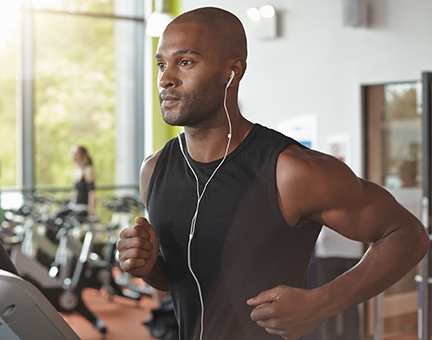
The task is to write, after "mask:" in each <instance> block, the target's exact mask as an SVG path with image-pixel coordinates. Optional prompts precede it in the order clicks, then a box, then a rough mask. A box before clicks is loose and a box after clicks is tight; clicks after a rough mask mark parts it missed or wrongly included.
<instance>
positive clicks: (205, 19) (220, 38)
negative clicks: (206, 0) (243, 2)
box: [167, 7, 247, 60]
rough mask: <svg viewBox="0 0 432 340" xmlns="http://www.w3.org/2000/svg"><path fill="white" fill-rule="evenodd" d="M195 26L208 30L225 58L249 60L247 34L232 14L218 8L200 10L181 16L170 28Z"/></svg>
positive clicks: (172, 22) (211, 39) (216, 47)
mask: <svg viewBox="0 0 432 340" xmlns="http://www.w3.org/2000/svg"><path fill="white" fill-rule="evenodd" d="M179 24H195V25H200V26H203V27H205V28H206V31H207V34H208V35H209V41H210V42H211V44H212V45H213V47H214V48H215V49H216V50H217V51H219V53H220V54H221V56H223V57H225V58H232V59H234V58H239V57H240V58H242V59H244V60H246V58H247V41H246V34H245V30H244V28H243V24H242V23H241V21H240V20H239V19H238V18H237V17H236V16H235V15H233V14H232V13H230V12H228V11H225V10H223V9H220V8H216V7H203V8H198V9H195V10H192V11H189V12H186V13H183V14H181V15H179V16H178V17H177V18H175V19H174V20H173V21H171V23H170V24H169V25H168V27H167V29H168V28H174V27H173V26H175V25H179Z"/></svg>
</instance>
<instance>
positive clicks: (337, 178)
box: [249, 146, 429, 339]
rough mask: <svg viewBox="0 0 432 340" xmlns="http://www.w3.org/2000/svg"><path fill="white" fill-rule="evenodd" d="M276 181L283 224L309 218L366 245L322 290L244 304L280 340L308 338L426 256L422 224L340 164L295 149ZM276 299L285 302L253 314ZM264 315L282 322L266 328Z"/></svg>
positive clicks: (286, 292)
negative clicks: (281, 339)
mask: <svg viewBox="0 0 432 340" xmlns="http://www.w3.org/2000/svg"><path fill="white" fill-rule="evenodd" d="M276 175H277V187H278V194H279V204H280V207H281V210H282V212H283V214H284V216H285V219H286V221H287V223H288V224H289V225H291V226H292V227H294V228H295V227H301V225H302V223H301V222H302V221H303V220H305V219H306V220H313V221H317V222H319V223H322V224H324V225H326V226H328V227H330V228H332V229H333V230H335V231H337V232H338V233H340V234H342V235H344V236H346V237H348V238H350V239H353V240H357V241H361V242H365V243H372V245H371V247H370V248H369V250H368V251H367V252H366V254H365V255H364V257H363V258H362V260H361V261H360V262H359V264H358V265H356V266H355V267H354V268H353V269H351V270H350V271H348V272H346V273H345V274H343V275H341V276H339V277H338V278H337V279H335V280H333V281H332V282H330V283H328V284H326V285H324V286H322V287H318V288H316V289H314V290H312V291H300V290H296V292H295V294H293V293H292V291H293V290H292V289H291V290H290V289H288V288H281V287H278V288H277V290H275V291H273V292H271V294H270V295H266V294H268V292H267V293H264V295H266V297H265V298H263V296H261V297H260V296H258V297H256V298H254V299H252V301H250V302H249V303H250V304H251V305H257V306H258V307H257V308H256V309H255V310H254V311H253V312H252V318H253V319H254V320H255V321H257V322H258V324H259V325H261V326H262V327H265V328H266V329H267V331H268V332H270V333H273V334H279V335H282V336H283V337H285V338H286V339H291V336H292V338H293V339H294V338H295V339H297V338H296V337H295V336H298V337H300V336H302V335H305V334H307V333H309V332H310V331H312V330H313V329H314V328H316V327H317V326H318V325H319V324H320V323H322V322H324V321H325V320H326V319H328V318H329V317H331V316H333V315H336V314H338V313H340V312H342V311H343V310H345V309H347V308H349V307H351V306H353V305H356V304H358V303H360V302H363V301H365V300H367V299H369V298H371V297H373V296H375V295H377V294H379V293H380V292H382V291H383V290H385V289H387V288H388V287H390V286H391V285H393V284H394V283H396V282H397V281H398V280H399V279H401V278H402V277H403V276H404V275H405V274H406V273H407V272H408V271H409V270H410V269H411V268H413V267H414V266H415V265H416V264H417V263H418V262H419V261H420V260H421V259H422V258H423V256H424V255H425V253H426V252H427V250H428V247H429V238H428V235H427V234H426V232H425V229H424V227H423V225H422V224H421V222H420V221H419V220H418V219H417V218H415V217H414V216H413V215H412V214H411V213H409V212H408V211H407V210H406V209H405V208H403V207H402V206H401V205H400V204H399V203H397V202H396V200H395V199H394V198H393V197H392V196H391V195H390V194H389V193H388V192H387V191H386V190H385V189H383V188H381V187H380V186H378V185H376V184H373V183H371V182H368V181H365V180H362V179H359V178H357V177H356V176H355V175H354V174H353V173H352V171H351V170H350V169H349V168H348V167H347V166H346V165H345V164H343V163H342V162H340V161H339V160H337V159H335V158H333V157H331V156H328V155H324V154H321V153H318V152H315V151H312V150H307V149H300V148H299V147H297V146H293V147H289V148H287V150H285V151H284V152H283V153H282V154H281V155H280V157H279V160H278V164H277V174H276ZM341 292H343V294H341ZM260 295H261V294H260ZM278 299H279V300H280V301H281V302H282V301H284V303H280V304H273V303H271V305H267V307H265V308H259V307H261V306H264V305H263V304H264V303H269V302H273V301H276V300H278ZM298 299H300V300H298ZM266 300H267V301H266ZM288 302H289V303H288ZM294 303H296V304H297V305H298V304H301V306H302V308H299V309H298V310H296V311H293V310H292V309H291V307H289V306H288V305H289V304H290V305H293V304H294ZM268 313H280V314H282V315H284V318H285V319H283V318H280V319H279V323H275V324H272V327H269V322H268V321H265V320H266V319H265V318H264V316H265V315H266V316H267V317H268V315H269V314H268ZM290 313H291V314H290ZM311 315H312V316H311ZM282 319H283V320H282ZM267 320H269V319H267Z"/></svg>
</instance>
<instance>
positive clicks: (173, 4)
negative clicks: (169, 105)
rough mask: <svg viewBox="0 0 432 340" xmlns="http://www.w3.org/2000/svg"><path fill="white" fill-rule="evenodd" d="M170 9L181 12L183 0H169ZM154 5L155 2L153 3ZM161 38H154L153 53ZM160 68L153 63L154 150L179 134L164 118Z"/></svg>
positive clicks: (174, 13)
mask: <svg viewBox="0 0 432 340" xmlns="http://www.w3.org/2000/svg"><path fill="white" fill-rule="evenodd" d="M168 3H169V9H170V11H171V13H172V14H173V15H174V16H177V15H179V14H180V13H181V7H182V6H181V0H168ZM153 6H154V3H153ZM158 41H159V38H153V55H155V54H156V49H157V45H158ZM157 74H158V68H157V65H156V63H154V64H153V75H152V77H153V151H157V150H159V149H160V148H161V147H163V146H164V145H165V143H166V142H167V141H168V140H170V139H171V138H174V137H176V136H177V128H176V127H175V126H169V125H168V124H166V123H165V122H164V121H163V119H162V113H161V110H160V105H159V96H158V94H159V93H158V89H157Z"/></svg>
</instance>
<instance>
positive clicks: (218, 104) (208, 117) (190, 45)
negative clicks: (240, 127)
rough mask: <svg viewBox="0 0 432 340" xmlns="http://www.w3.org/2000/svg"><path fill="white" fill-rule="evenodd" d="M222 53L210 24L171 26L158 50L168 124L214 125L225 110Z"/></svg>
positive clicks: (160, 98)
mask: <svg viewBox="0 0 432 340" xmlns="http://www.w3.org/2000/svg"><path fill="white" fill-rule="evenodd" d="M218 56H219V54H218V51H217V49H216V48H215V47H214V46H212V41H211V37H210V36H209V34H208V30H207V28H206V27H204V26H200V25H196V24H186V23H184V24H175V25H171V26H170V27H168V28H167V30H166V31H165V33H164V34H163V36H162V38H161V40H160V41H159V46H158V50H157V53H156V62H157V63H158V67H159V74H158V89H159V100H160V105H161V109H162V115H163V119H164V120H165V122H166V123H168V124H170V125H181V126H188V127H211V122H212V121H213V120H214V119H215V118H216V117H217V115H218V112H219V111H221V110H223V96H224V82H223V80H222V71H221V67H220V58H219V57H218Z"/></svg>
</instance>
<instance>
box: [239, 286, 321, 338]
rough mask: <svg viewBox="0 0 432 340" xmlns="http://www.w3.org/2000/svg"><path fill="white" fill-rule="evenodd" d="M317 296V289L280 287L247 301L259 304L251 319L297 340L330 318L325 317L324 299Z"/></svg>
mask: <svg viewBox="0 0 432 340" xmlns="http://www.w3.org/2000/svg"><path fill="white" fill-rule="evenodd" d="M317 295H318V294H316V291H315V290H305V289H300V288H293V287H288V286H278V287H276V288H273V289H270V290H267V291H264V292H261V293H260V294H258V295H257V296H256V297H254V298H251V299H249V300H248V301H247V304H248V305H250V306H256V308H255V309H254V310H253V311H252V313H251V318H252V320H253V321H255V322H256V323H257V324H258V326H260V327H263V328H265V330H266V331H267V332H268V333H270V334H274V335H280V336H282V337H283V338H284V339H286V340H297V339H299V338H301V337H302V336H304V335H306V334H309V333H310V332H312V331H313V330H314V329H315V328H316V327H318V326H319V325H320V324H321V323H323V322H324V321H325V319H326V318H325V317H322V316H321V315H323V314H322V313H320V312H322V307H320V306H319V303H320V300H321V299H320V298H319V297H318V296H317Z"/></svg>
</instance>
